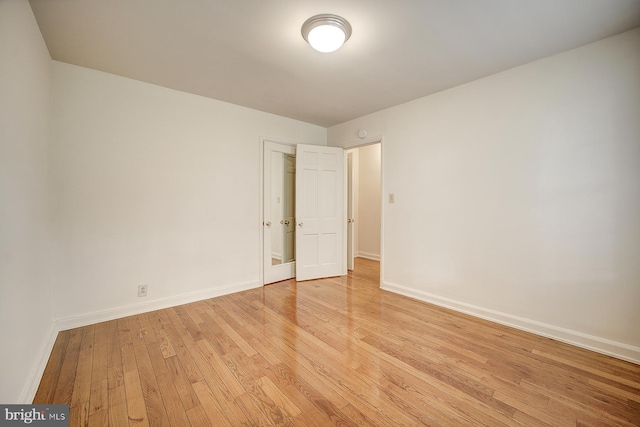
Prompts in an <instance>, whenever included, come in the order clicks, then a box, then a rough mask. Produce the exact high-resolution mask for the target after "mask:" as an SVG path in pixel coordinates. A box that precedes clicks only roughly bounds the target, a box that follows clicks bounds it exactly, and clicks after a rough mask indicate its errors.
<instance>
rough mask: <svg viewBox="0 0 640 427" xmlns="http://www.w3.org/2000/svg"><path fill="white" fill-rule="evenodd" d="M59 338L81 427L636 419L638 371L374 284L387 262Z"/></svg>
mask: <svg viewBox="0 0 640 427" xmlns="http://www.w3.org/2000/svg"><path fill="white" fill-rule="evenodd" d="M357 261H358V262H357V264H356V270H355V272H353V273H350V274H349V275H348V276H346V277H338V278H332V279H324V280H315V281H309V282H301V283H296V282H295V281H294V280H289V281H285V282H280V283H276V284H273V285H269V286H266V287H264V288H262V289H256V290H251V291H246V292H240V293H237V294H233V295H227V296H223V297H219V298H214V299H209V300H206V301H201V302H197V303H192V304H187V305H183V306H179V307H174V308H170V309H166V310H160V311H154V312H151V313H146V314H141V315H138V316H131V317H127V318H123V319H119V320H114V321H110V322H105V323H100V324H96V325H92V326H87V327H84V328H78V329H73V330H68V331H64V332H61V333H60V334H59V336H58V339H57V341H56V343H55V346H54V349H53V352H52V354H51V358H50V360H49V363H48V365H47V368H46V371H45V373H44V375H43V378H42V380H41V383H40V387H39V389H38V392H37V395H36V398H35V400H34V403H67V404H70V405H71V425H72V426H73V425H87V424H88V425H92V426H102V425H111V426H145V425H150V426H164V425H172V426H180V427H182V426H189V425H191V426H194V427H196V426H198V427H199V426H208V425H211V426H241V425H249V426H272V425H295V426H322V427H324V426H331V425H340V426H356V425H358V426H368V425H374V426H397V425H408V426H412V425H423V424H424V425H442V426H471V425H487V426H501V425H517V426H520V425H523V426H538V425H540V426H576V425H578V426H587V425H589V426H591V425H593V426H638V425H640V366H638V365H634V364H632V363H627V362H624V361H620V360H617V359H614V358H610V357H607V356H603V355H600V354H596V353H592V352H589V351H586V350H582V349H579V348H575V347H572V346H569V345H565V344H562V343H558V342H555V341H553V340H550V339H545V338H541V337H538V336H535V335H531V334H528V333H525V332H521V331H517V330H514V329H510V328H507V327H504V326H501V325H497V324H493V323H490V322H486V321H483V320H480V319H477V318H473V317H470V316H466V315H462V314H459V313H456V312H453V311H449V310H446V309H443V308H439V307H435V306H432V305H429V304H425V303H422V302H419V301H415V300H412V299H409V298H406V297H402V296H399V295H395V294H392V293H389V292H385V291H381V290H380V289H379V286H378V283H379V267H378V263H377V262H374V261H368V260H363V259H358V260H357Z"/></svg>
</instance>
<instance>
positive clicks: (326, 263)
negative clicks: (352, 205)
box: [296, 145, 346, 280]
mask: <svg viewBox="0 0 640 427" xmlns="http://www.w3.org/2000/svg"><path fill="white" fill-rule="evenodd" d="M344 177H345V171H344V151H343V150H342V148H336V147H322V146H314V145H298V146H297V148H296V222H297V224H296V227H297V228H296V280H310V279H317V278H320V277H331V276H340V275H342V274H344V262H345V253H344V250H345V244H344V237H345V234H344V233H345V228H346V227H345V226H346V216H345V215H346V212H345V205H344V202H345V201H344V184H345V183H344Z"/></svg>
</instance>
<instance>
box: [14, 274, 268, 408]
mask: <svg viewBox="0 0 640 427" xmlns="http://www.w3.org/2000/svg"><path fill="white" fill-rule="evenodd" d="M261 286H262V285H260V283H259V282H258V281H257V280H252V281H249V282H243V283H234V284H230V285H225V286H218V287H216V288H211V289H207V290H204V291H197V292H190V293H186V294H182V295H176V296H172V297H167V298H160V299H156V300H153V301H149V302H145V303H142V304H132V305H128V306H125V307H116V308H113V309H108V310H102V311H98V312H94V313H87V314H83V315H80V316H71V317H66V318H62V319H58V320H56V321H55V322H54V323H53V324H52V325H51V328H50V330H49V333H48V337H47V340H46V341H45V342H44V343H43V345H42V347H41V348H40V351H39V354H40V358H39V361H38V363H37V364H36V366H34V368H33V369H32V371H31V372H30V373H29V377H28V379H27V381H26V383H25V386H24V387H23V389H22V391H21V393H20V395H19V396H18V398H19V402H22V403H25V404H27V403H31V402H33V398H34V397H35V395H36V392H37V391H38V386H39V385H40V380H41V379H42V375H43V374H44V370H45V368H46V367H47V362H48V361H49V357H50V355H51V351H52V350H53V345H54V344H55V342H56V338H57V337H58V333H59V332H60V331H64V330H67V329H73V328H79V327H81V326H87V325H92V324H94V323H100V322H106V321H108V320H114V319H119V318H121V317H126V316H133V315H136V314H141V313H146V312H149V311H154V310H161V309H163V308H168V307H175V306H177V305H182V304H188V303H190V302H195V301H201V300H205V299H209V298H214V297H219V296H222V295H228V294H232V293H235V292H240V291H246V290H249V289H254V288H259V287H261Z"/></svg>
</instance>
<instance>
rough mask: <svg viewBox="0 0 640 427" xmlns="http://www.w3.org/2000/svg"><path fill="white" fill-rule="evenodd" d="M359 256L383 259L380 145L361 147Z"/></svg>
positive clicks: (359, 172)
mask: <svg viewBox="0 0 640 427" xmlns="http://www.w3.org/2000/svg"><path fill="white" fill-rule="evenodd" d="M357 151H358V156H357V161H358V186H357V188H358V195H357V197H358V203H357V206H358V211H357V214H356V219H357V220H356V227H357V229H358V239H357V247H356V250H355V253H356V256H361V257H364V258H369V259H376V260H379V259H380V206H381V205H380V144H373V145H368V146H365V147H361V148H358V150H357Z"/></svg>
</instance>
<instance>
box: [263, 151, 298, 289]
mask: <svg viewBox="0 0 640 427" xmlns="http://www.w3.org/2000/svg"><path fill="white" fill-rule="evenodd" d="M295 152H296V148H295V146H294V145H287V144H278V143H276V142H271V141H265V142H264V152H263V185H264V187H263V193H262V194H263V200H264V204H263V211H262V212H263V213H262V218H263V224H262V225H263V227H262V229H263V242H264V247H263V253H264V258H263V261H262V263H263V268H262V269H263V274H264V284H265V285H266V284H268V283H273V282H279V281H280V280H286V279H290V278H292V277H295V271H296V261H295V258H294V254H295V248H294V243H295V238H294V234H295V228H296V227H295V219H294V216H295V215H294V205H295V200H294V199H295V189H294V184H295V182H294V181H295V160H294V159H295Z"/></svg>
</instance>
